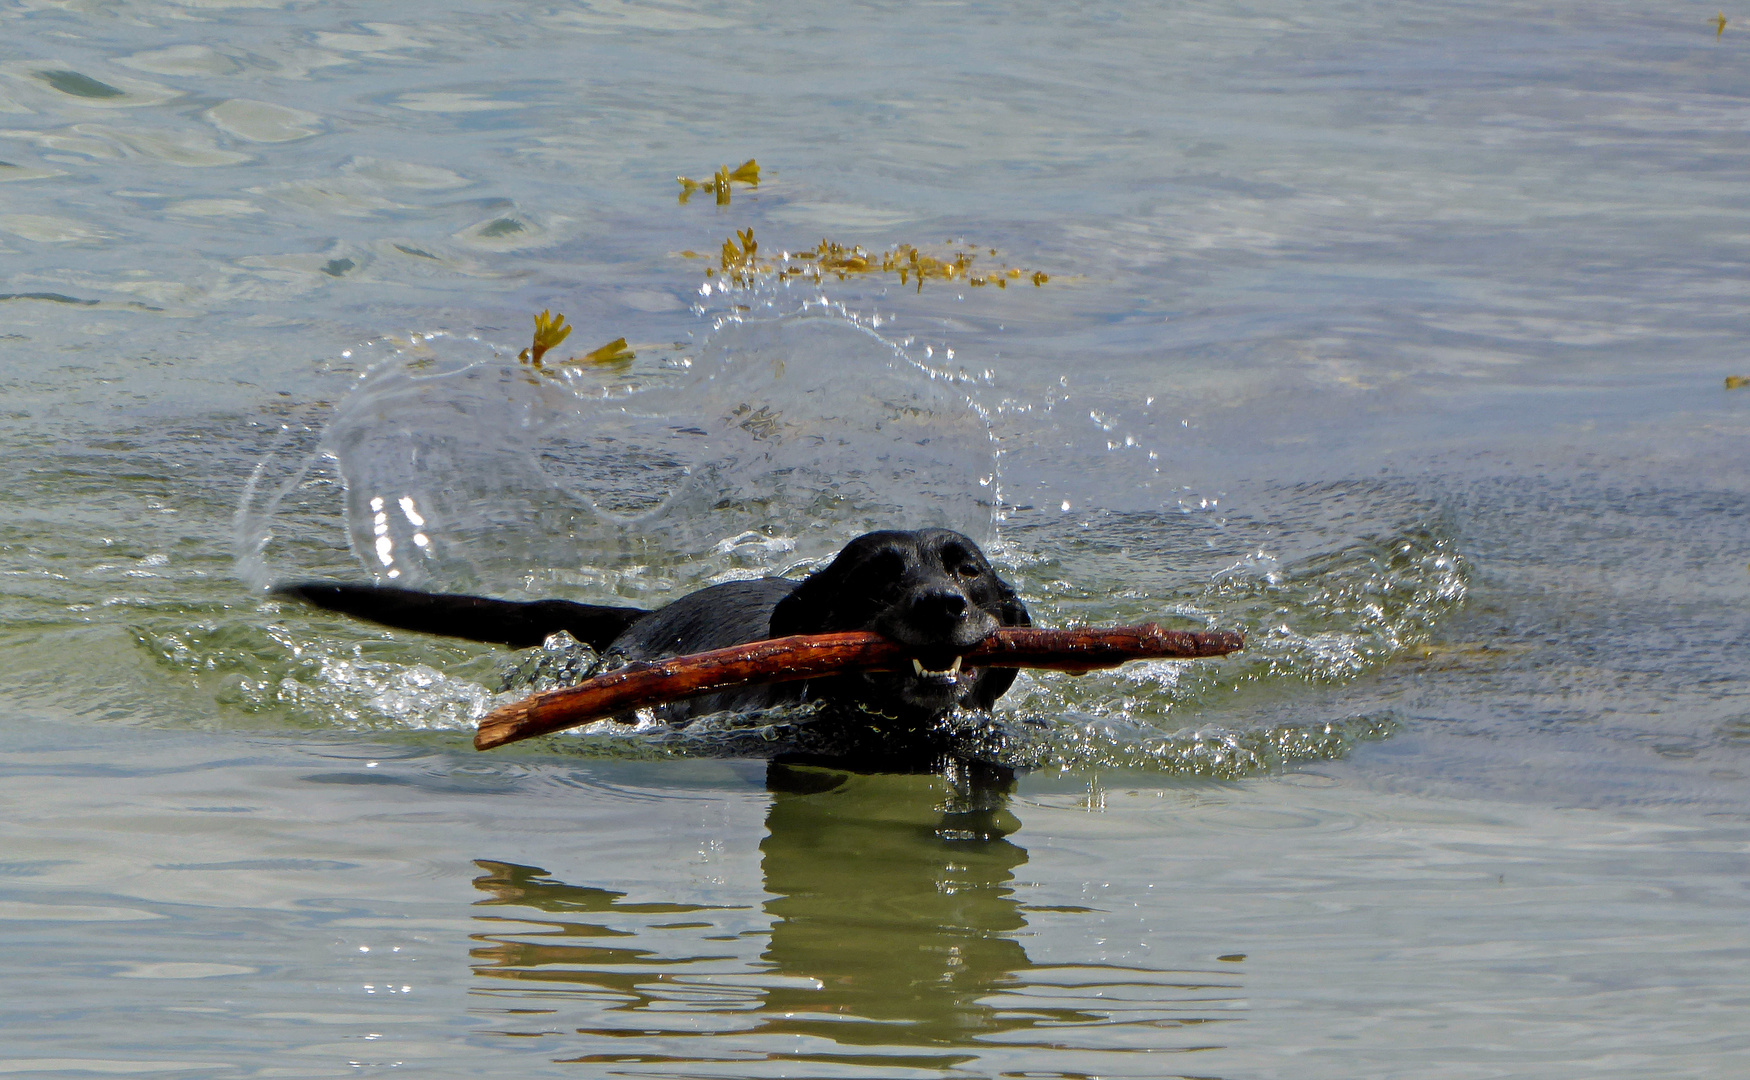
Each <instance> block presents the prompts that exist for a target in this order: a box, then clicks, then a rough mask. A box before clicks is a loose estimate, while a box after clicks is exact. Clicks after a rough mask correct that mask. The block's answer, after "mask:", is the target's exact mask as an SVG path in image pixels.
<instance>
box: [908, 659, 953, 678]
mask: <svg viewBox="0 0 1750 1080" xmlns="http://www.w3.org/2000/svg"><path fill="white" fill-rule="evenodd" d="M960 660H961V657H958V656H956V657H955V658H954V662H953V663H952V664H950V665H948V666H947V667H945V668H943V669H942V670H941V671H931V670H930V669H929V668H927V667H925V666H924V662H923V661H922V660H919V659H918V658H917V657H915V656H914V657H912V661H911V669H912V670H913V671H915V672H916V673H917V676H918V678H920V679H922V678H933V679H940V678H944V677H947V676H953V675H958V674H960Z"/></svg>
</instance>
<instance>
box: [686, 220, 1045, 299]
mask: <svg viewBox="0 0 1750 1080" xmlns="http://www.w3.org/2000/svg"><path fill="white" fill-rule="evenodd" d="M759 247H760V246H759V242H758V241H757V240H755V239H754V236H753V229H751V228H748V229H738V230H736V232H735V235H734V236H731V237H730V238H729V239H727V240H725V241H723V248H722V250H721V251H720V252H719V254H718V257H717V266H715V267H706V268H705V276H706V277H716V276H718V275H721V276H722V277H723V278H725V279H726V280H727V281H728V282H729V283H731V284H734V285H738V286H743V287H745V286H747V285H750V284H752V283H753V282H755V281H757V280H761V279H776V280H778V281H787V280H789V279H790V278H812V279H813V280H814V281H815V282H817V283H818V282H820V281H822V280H824V279H825V278H826V277H828V276H832V277H837V278H838V279H839V280H840V281H844V280H846V279H848V278H850V277H851V276H852V275H870V274H892V275H894V276H896V277H898V278H899V281H900V284H902V285H908V284H915V285H916V288H917V290H918V291H919V292H923V290H924V282H925V281H962V282H965V283H966V284H968V285H971V286H973V287H974V288H983V287H985V286H987V285H994V286H996V287H997V288H999V289H1006V288H1008V287H1009V283H1010V282H1011V281H1012V282H1016V283H1020V282H1023V281H1030V282H1032V283H1033V285H1034V286H1035V287H1038V286H1040V285H1043V284H1045V283H1046V282H1048V281H1050V280H1051V276H1050V275H1049V274H1046V273H1044V272H1042V271H1037V270H1034V271H1027V270H1022V269H1019V268H1017V267H1012V266H996V267H993V268H991V269H988V270H987V269H976V268H975V267H974V265H973V264H974V261H975V260H977V259H979V258H981V257H983V256H982V255H981V253H980V252H979V251H977V250H976V249H974V248H970V247H959V248H952V249H950V250H949V251H946V252H944V253H942V254H940V255H931V254H929V253H928V252H926V251H924V250H923V249H921V248H918V247H915V246H914V245H911V244H895V245H894V246H893V247H890V248H888V249H887V250H885V251H882V252H880V253H873V252H870V251H867V250H865V249H864V248H863V247H861V246H859V245H850V246H846V245H844V244H837V243H834V242H833V241H831V240H827V239H822V240H821V241H820V243H819V244H818V245H816V246H815V247H813V248H808V249H805V250H802V251H785V252H781V253H779V255H778V257H777V258H776V259H766V260H762V259H761V258H760V254H759ZM984 250H985V252H986V253H988V254H989V255H990V256H995V255H996V253H997V251H996V249H995V248H986V249H984ZM681 255H682V256H683V257H685V258H689V259H703V258H706V257H707V256H704V255H701V254H699V253H698V252H696V251H683V252H681Z"/></svg>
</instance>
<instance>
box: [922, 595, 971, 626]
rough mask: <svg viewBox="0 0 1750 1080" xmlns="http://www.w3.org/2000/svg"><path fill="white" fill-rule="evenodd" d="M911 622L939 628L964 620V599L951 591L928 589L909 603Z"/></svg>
mask: <svg viewBox="0 0 1750 1080" xmlns="http://www.w3.org/2000/svg"><path fill="white" fill-rule="evenodd" d="M911 617H912V619H913V621H915V622H918V623H922V624H924V625H926V626H941V625H945V624H950V623H957V622H960V621H961V620H962V619H964V618H966V597H965V596H964V595H962V594H961V593H959V592H956V591H955V590H953V589H930V590H928V591H927V592H924V593H920V594H919V595H918V597H917V599H915V600H913V601H912V603H911Z"/></svg>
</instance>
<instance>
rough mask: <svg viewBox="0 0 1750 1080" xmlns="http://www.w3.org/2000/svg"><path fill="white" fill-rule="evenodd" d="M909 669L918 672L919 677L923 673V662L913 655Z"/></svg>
mask: <svg viewBox="0 0 1750 1080" xmlns="http://www.w3.org/2000/svg"><path fill="white" fill-rule="evenodd" d="M911 669H912V670H913V671H915V672H917V673H918V677H919V678H922V677H923V674H924V662H923V661H922V660H919V659H918V658H917V657H915V656H914V657H912V658H911Z"/></svg>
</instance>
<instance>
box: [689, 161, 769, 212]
mask: <svg viewBox="0 0 1750 1080" xmlns="http://www.w3.org/2000/svg"><path fill="white" fill-rule="evenodd" d="M675 180H676V181H678V182H679V183H680V185H681V198H680V201H681V204H682V205H685V204H686V202H687V200H688V199H690V198H692V197H693V192H695V191H705V190H709V191H711V192H712V193H713V194H714V195H716V197H717V205H718V206H728V205H729V185H731V184H746V185H747V186H748V187H759V186H760V165H759V162H757V161H755V160H754V159H753V158H748V159H747V160H746V161H744V162H742V163H741V164H740V165H737V166H736V167H735V168H733V169H731V168H730V167H729V166H727V165H720V166H718V168H717V172H716V173H715V174H714V175H713V176H712V177H711V179H709V180H690V179H688V178H687V177H685V176H677V177H675Z"/></svg>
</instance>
